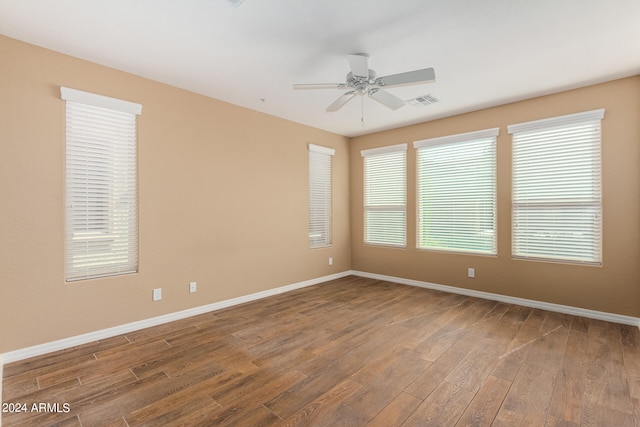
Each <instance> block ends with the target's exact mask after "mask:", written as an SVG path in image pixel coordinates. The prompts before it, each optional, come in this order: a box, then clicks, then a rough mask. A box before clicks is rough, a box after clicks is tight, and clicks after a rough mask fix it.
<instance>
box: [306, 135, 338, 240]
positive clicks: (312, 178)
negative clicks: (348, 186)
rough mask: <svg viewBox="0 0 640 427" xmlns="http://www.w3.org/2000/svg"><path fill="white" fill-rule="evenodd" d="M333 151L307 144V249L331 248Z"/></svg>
mask: <svg viewBox="0 0 640 427" xmlns="http://www.w3.org/2000/svg"><path fill="white" fill-rule="evenodd" d="M334 154H335V150H334V149H333V148H327V147H321V146H319V145H314V144H309V248H311V249H313V248H322V247H326V246H331V243H332V237H331V223H332V214H331V209H332V208H331V206H332V203H331V198H332V191H331V185H332V184H331V181H332V179H331V176H332V173H331V160H332V157H333V155H334Z"/></svg>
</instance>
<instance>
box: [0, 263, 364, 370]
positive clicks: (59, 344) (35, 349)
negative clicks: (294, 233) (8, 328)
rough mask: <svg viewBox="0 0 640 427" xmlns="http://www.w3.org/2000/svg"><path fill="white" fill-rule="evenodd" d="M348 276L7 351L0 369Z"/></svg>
mask: <svg viewBox="0 0 640 427" xmlns="http://www.w3.org/2000/svg"><path fill="white" fill-rule="evenodd" d="M350 275H351V271H343V272H341V273H336V274H331V275H328V276H323V277H318V278H316V279H310V280H305V281H303V282H298V283H293V284H291V285H286V286H281V287H279V288H274V289H268V290H266V291H262V292H256V293H255V294H249V295H244V296H241V297H238V298H232V299H228V300H225V301H220V302H215V303H213V304H208V305H203V306H200V307H194V308H190V309H187V310H183V311H177V312H175V313H169V314H165V315H162V316H157V317H152V318H150V319H144V320H140V321H137V322H132V323H127V324H124V325H120V326H115V327H113V328H107V329H102V330H99V331H95V332H89V333H87V334H82V335H77V336H74V337H69V338H64V339H61V340H57V341H52V342H48V343H44V344H39V345H34V346H32V347H27V348H23V349H20V350H15V351H10V352H7V353H4V354H0V369H1V366H2V364H1V363H2V362H3V363H11V362H16V361H18V360H24V359H28V358H30V357H34V356H40V355H42V354H46V353H51V352H52V351H58V350H63V349H66V348H70V347H75V346H77V345H81V344H87V343H90V342H93V341H96V340H101V339H106V338H111V337H114V336H117V335H122V334H126V333H128V332H132V331H137V330H140V329H144V328H148V327H150V326H156V325H160V324H163V323H168V322H173V321H174V320H180V319H184V318H187V317H191V316H195V315H198V314H202V313H208V312H210V311H214V310H220V309H222V308H227V307H231V306H234V305H238V304H243V303H245V302H249V301H254V300H257V299H261V298H266V297H269V296H272V295H278V294H281V293H283V292H289V291H292V290H294V289H300V288H304V287H307V286H312V285H317V284H319V283H323V282H328V281H330V280H335V279H340V278H343V277H346V276H350ZM1 378H2V377H1V376H0V379H1Z"/></svg>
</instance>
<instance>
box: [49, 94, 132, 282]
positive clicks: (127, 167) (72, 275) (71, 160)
mask: <svg viewBox="0 0 640 427" xmlns="http://www.w3.org/2000/svg"><path fill="white" fill-rule="evenodd" d="M61 95H62V99H63V100H65V101H66V193H67V194H66V206H67V208H66V277H67V281H74V280H82V279H89V278H94V277H102V276H111V275H117V274H126V273H134V272H136V271H137V269H138V224H137V221H138V220H137V180H136V115H138V114H140V112H141V109H142V107H141V106H140V105H139V104H134V103H131V102H127V101H121V100H118V99H113V98H108V97H104V96H100V95H94V94H91V93H87V92H81V91H78V90H74V89H69V88H65V87H63V88H61Z"/></svg>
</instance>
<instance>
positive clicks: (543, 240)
mask: <svg viewBox="0 0 640 427" xmlns="http://www.w3.org/2000/svg"><path fill="white" fill-rule="evenodd" d="M603 117H604V110H595V111H588V112H585V113H578V114H572V115H568V116H561V117H555V118H552V119H546V120H539V121H535V122H527V123H522V124H518V125H511V126H509V128H508V130H509V133H511V134H512V135H513V136H512V138H513V150H512V152H513V180H512V183H513V194H512V199H513V200H512V252H513V256H514V257H515V258H525V259H539V260H551V261H562V262H575V263H587V264H596V265H597V264H600V263H601V247H602V243H601V240H602V236H601V235H602V215H601V209H602V208H601V199H602V197H601V159H600V144H601V142H600V140H601V136H600V123H601V120H602V118H603Z"/></svg>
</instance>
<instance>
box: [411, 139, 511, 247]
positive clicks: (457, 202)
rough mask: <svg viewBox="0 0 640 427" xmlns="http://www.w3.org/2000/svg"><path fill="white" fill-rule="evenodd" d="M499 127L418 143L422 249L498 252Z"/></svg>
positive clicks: (416, 144)
mask: <svg viewBox="0 0 640 427" xmlns="http://www.w3.org/2000/svg"><path fill="white" fill-rule="evenodd" d="M497 136H498V128H495V129H487V130H482V131H477V132H469V133H464V134H458V135H451V136H445V137H441V138H433V139H427V140H424V141H416V142H414V143H413V145H414V148H416V149H417V150H418V152H417V179H418V189H417V192H418V201H417V204H418V206H417V208H418V238H417V247H418V249H431V250H442V251H452V252H465V253H474V254H489V255H495V254H496V137H497Z"/></svg>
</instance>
